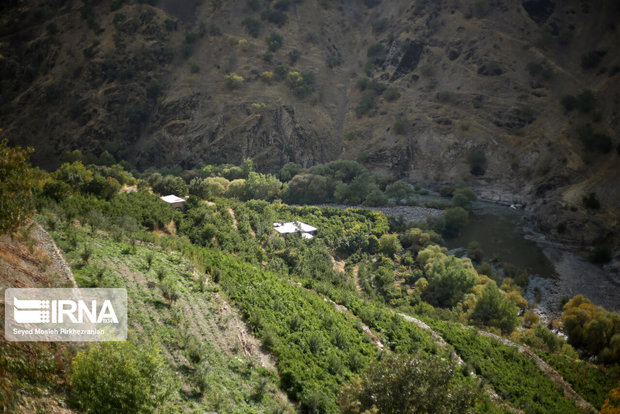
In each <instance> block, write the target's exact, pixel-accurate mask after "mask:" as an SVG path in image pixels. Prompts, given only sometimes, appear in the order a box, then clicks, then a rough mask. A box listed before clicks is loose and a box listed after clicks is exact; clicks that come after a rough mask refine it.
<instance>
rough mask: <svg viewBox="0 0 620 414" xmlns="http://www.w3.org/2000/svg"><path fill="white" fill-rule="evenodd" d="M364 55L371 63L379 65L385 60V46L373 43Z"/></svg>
mask: <svg viewBox="0 0 620 414" xmlns="http://www.w3.org/2000/svg"><path fill="white" fill-rule="evenodd" d="M366 55H367V56H368V58H369V59H370V61H371V62H372V63H374V64H380V63H382V62H383V61H384V60H385V58H386V56H387V50H386V49H385V46H383V45H382V44H381V43H375V44H374V45H372V46H370V47H369V48H368V50H367V52H366Z"/></svg>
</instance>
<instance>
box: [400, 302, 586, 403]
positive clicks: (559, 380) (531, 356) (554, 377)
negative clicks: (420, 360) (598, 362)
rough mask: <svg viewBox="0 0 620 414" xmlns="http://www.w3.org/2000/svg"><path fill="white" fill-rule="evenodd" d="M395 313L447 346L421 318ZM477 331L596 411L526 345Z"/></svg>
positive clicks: (570, 396)
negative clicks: (512, 351)
mask: <svg viewBox="0 0 620 414" xmlns="http://www.w3.org/2000/svg"><path fill="white" fill-rule="evenodd" d="M397 315H399V316H401V317H402V318H403V319H405V320H406V321H408V322H411V323H413V324H415V325H416V326H418V327H420V328H422V329H425V330H427V331H430V332H431V335H432V337H433V339H434V340H435V341H436V343H437V345H439V346H440V347H441V348H446V347H447V346H448V344H447V343H446V341H445V340H444V339H443V337H442V336H441V335H440V334H439V333H437V332H435V331H434V330H433V329H432V328H431V327H430V326H428V325H427V324H426V323H424V322H423V321H421V320H419V319H417V318H414V317H412V316H409V315H405V314H403V313H397ZM478 333H479V334H480V335H482V336H485V337H487V338H492V339H494V340H496V341H498V342H500V343H501V344H503V345H506V346H510V347H513V348H517V350H518V351H519V352H520V353H521V354H523V355H525V356H526V357H528V358H529V359H530V360H532V361H533V362H534V363H535V364H536V366H537V367H538V368H539V369H540V370H541V371H543V373H544V374H545V375H546V376H547V377H548V378H549V379H550V380H551V381H553V383H554V384H556V386H558V387H560V388H561V389H562V392H563V393H564V396H565V397H566V398H567V399H568V400H570V401H572V402H573V403H574V404H575V405H576V406H577V407H578V408H580V409H582V410H585V411H588V412H593V413H596V412H598V411H597V410H596V409H595V408H594V407H593V406H592V405H591V404H590V403H589V402H587V401H586V400H584V399H583V398H582V397H581V396H580V395H579V394H577V392H575V390H573V388H572V387H571V385H570V384H569V383H567V382H566V380H564V378H563V377H562V376H561V375H560V374H559V373H558V372H557V371H556V370H554V369H553V368H552V367H551V366H549V364H547V363H546V362H545V361H543V360H542V359H541V358H540V357H538V355H536V354H535V353H534V352H532V351H531V350H530V349H529V348H528V347H526V346H524V345H519V344H517V343H515V342H513V341H511V340H509V339H506V338H503V337H501V336H498V335H495V334H492V333H490V332H486V331H482V330H478ZM455 357H456V361H457V364H459V365H462V364H463V360H462V359H461V357H460V356H459V355H456V353H455ZM472 374H473V373H472ZM488 392H489V391H488ZM490 393H492V394H493V395H494V396H495V397H497V399H500V397H499V396H498V395H497V394H496V393H495V392H494V391H492V390H490ZM507 408H508V407H507ZM510 409H511V411H512V410H514V409H513V408H512V407H510ZM513 412H520V411H519V410H516V411H513Z"/></svg>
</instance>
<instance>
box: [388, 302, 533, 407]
mask: <svg viewBox="0 0 620 414" xmlns="http://www.w3.org/2000/svg"><path fill="white" fill-rule="evenodd" d="M394 313H395V314H396V315H398V316H400V317H402V318H403V319H404V320H406V321H407V322H410V323H413V324H414V325H416V326H418V327H419V328H421V329H424V330H426V331H429V332H430V334H431V337H432V338H433V339H434V340H435V342H436V343H437V345H438V346H439V347H440V348H443V349H446V348H448V346H449V344H448V343H447V342H446V341H445V340H444V339H443V337H442V336H441V335H440V334H439V333H438V332H436V331H435V330H433V329H432V328H431V327H430V326H428V325H427V324H426V323H424V322H422V321H421V320H419V319H417V318H414V317H413V316H409V315H405V314H404V313H397V312H394ZM451 355H452V357H453V358H454V359H455V361H456V363H457V365H459V366H462V365H464V364H465V362H464V361H463V359H462V358H461V356H460V355H459V354H457V353H456V351H453V352H452V353H451ZM469 374H470V375H471V376H472V377H473V378H477V376H476V374H475V373H474V372H470V373H469ZM483 387H484V391H485V392H486V393H487V395H488V396H489V397H491V399H492V400H493V401H495V402H496V403H497V404H500V405H501V406H502V407H504V408H505V409H507V410H508V411H510V412H512V413H515V414H524V413H523V411H521V410H519V409H517V408H514V407H512V406H510V405H509V404H508V403H506V402H505V401H504V400H503V399H502V398H501V397H500V396H499V395H498V394H497V393H496V392H495V390H494V389H493V388H492V387H491V386H490V385H489V384H484V385H483Z"/></svg>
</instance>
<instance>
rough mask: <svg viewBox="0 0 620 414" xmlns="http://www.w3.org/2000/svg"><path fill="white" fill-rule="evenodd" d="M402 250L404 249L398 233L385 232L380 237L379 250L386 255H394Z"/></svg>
mask: <svg viewBox="0 0 620 414" xmlns="http://www.w3.org/2000/svg"><path fill="white" fill-rule="evenodd" d="M400 250H402V246H401V245H400V242H399V241H398V236H397V235H396V234H384V235H383V236H381V238H380V239H379V251H380V252H381V253H383V254H384V255H386V256H388V257H394V255H395V254H396V253H397V252H398V251H400Z"/></svg>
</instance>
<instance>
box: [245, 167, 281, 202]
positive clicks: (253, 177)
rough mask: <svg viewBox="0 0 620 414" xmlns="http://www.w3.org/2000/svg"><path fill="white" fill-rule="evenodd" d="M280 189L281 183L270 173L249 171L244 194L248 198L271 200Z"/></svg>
mask: <svg viewBox="0 0 620 414" xmlns="http://www.w3.org/2000/svg"><path fill="white" fill-rule="evenodd" d="M281 191H282V183H281V182H280V180H278V179H277V178H276V177H275V176H273V175H271V174H267V175H265V174H260V173H256V172H250V174H249V176H248V179H247V180H246V181H245V195H246V197H247V198H249V199H261V200H273V199H275V198H277V197H279V196H280V193H281Z"/></svg>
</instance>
